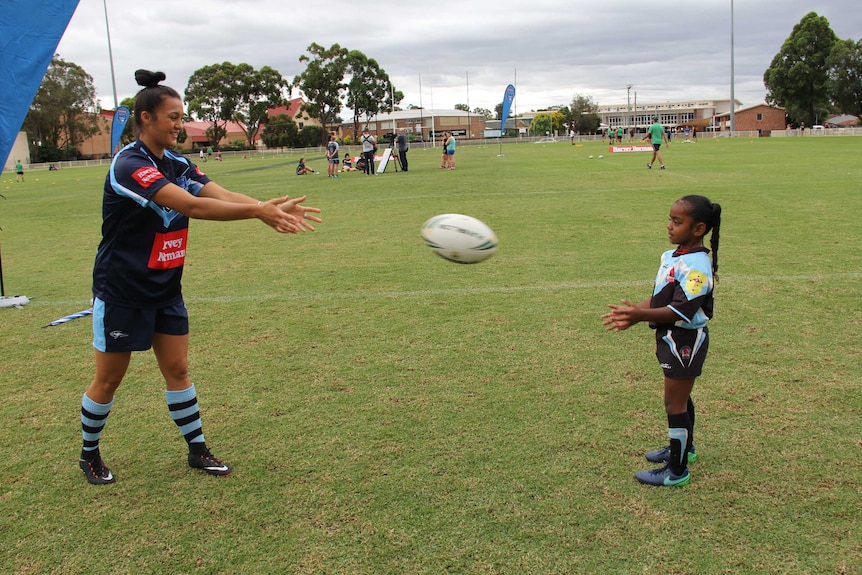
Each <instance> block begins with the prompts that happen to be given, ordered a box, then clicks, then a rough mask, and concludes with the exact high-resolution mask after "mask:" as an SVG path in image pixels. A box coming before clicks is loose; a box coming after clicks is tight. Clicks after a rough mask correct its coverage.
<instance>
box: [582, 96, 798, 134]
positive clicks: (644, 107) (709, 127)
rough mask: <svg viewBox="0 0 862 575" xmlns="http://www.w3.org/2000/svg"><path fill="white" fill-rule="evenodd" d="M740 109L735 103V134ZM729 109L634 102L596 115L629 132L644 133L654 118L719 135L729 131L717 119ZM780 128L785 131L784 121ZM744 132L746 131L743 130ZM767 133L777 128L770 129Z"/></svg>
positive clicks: (719, 104) (724, 104) (720, 104)
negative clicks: (719, 132) (631, 130)
mask: <svg viewBox="0 0 862 575" xmlns="http://www.w3.org/2000/svg"><path fill="white" fill-rule="evenodd" d="M740 105H741V102H740V101H739V100H736V108H735V110H736V111H735V112H734V116H735V117H734V124H735V126H734V127H735V128H736V131H741V130H743V128H740V127H739V119H740V118H739V115H738V113H739V112H741V111H743V109H740ZM764 106H765V104H764ZM730 109H731V108H730V99H727V100H679V101H675V102H670V101H665V102H639V101H637V99H635V100H634V101H633V102H624V103H622V104H610V105H608V106H599V110H598V114H599V117H600V118H601V123H602V124H605V125H606V126H608V127H609V128H618V127H623V128H626V129H628V128H629V127H634V128H636V129H637V130H638V131H641V132H643V131H645V130H646V129H647V128H648V127H649V126H650V124H652V123H653V122H652V119H653V118H654V117H656V116H657V117H658V121H659V123H660V124H661V125H663V126H664V127H665V128H677V127H684V126H694V127H696V128H698V129H699V130H701V131H721V130H725V129H727V130H729V129H730V122H729V121H728V122H727V124H726V126H725V125H724V124H722V123H721V122H720V118H722V117H724V116H727V117H728V118H729V117H730ZM781 113H782V114H783V113H784V111H783V110H782V111H781ZM780 127H781V128H782V129H783V128H784V121H783V119H782V123H781V126H780ZM747 129H748V128H745V130H747ZM753 129H757V128H753ZM769 129H778V128H772V127H770V128H769Z"/></svg>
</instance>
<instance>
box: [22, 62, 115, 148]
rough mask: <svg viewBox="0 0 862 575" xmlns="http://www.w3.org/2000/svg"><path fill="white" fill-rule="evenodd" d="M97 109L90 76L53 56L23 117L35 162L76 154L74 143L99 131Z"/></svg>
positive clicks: (75, 144)
mask: <svg viewBox="0 0 862 575" xmlns="http://www.w3.org/2000/svg"><path fill="white" fill-rule="evenodd" d="M99 111H100V107H99V104H98V102H97V101H96V88H95V86H94V85H93V77H92V76H90V75H89V74H87V72H85V71H84V69H83V68H81V67H80V66H79V65H77V64H74V63H72V62H67V61H65V60H63V59H62V58H60V57H59V56H56V57H54V59H52V60H51V64H50V65H49V66H48V69H47V71H46V72H45V76H44V78H43V79H42V84H41V85H40V86H39V90H38V91H37V92H36V96H35V97H34V98H33V101H32V102H31V104H30V111H29V112H28V113H27V117H26V118H25V119H24V129H25V130H26V131H27V133H28V135H29V138H30V142H31V144H32V148H33V149H32V150H31V154H32V156H33V158H34V159H35V161H37V162H40V161H56V160H59V159H63V158H68V157H71V156H75V155H77V151H76V150H75V148H76V146H78V145H79V144H81V143H82V142H83V141H84V140H86V139H87V138H89V137H90V136H92V135H94V134H97V133H98V132H99V124H98V113H99Z"/></svg>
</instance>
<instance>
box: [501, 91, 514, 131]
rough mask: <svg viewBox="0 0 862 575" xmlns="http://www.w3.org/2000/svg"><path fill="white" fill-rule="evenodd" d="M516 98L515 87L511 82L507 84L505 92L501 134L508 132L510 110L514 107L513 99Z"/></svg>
mask: <svg viewBox="0 0 862 575" xmlns="http://www.w3.org/2000/svg"><path fill="white" fill-rule="evenodd" d="M514 99H515V87H514V86H513V85H511V84H509V85H508V86H506V92H505V93H504V94H503V116H502V118H503V120H502V122H500V136H501V137H502V135H503V134H505V133H506V120H508V119H509V110H511V109H512V101H513V100H514Z"/></svg>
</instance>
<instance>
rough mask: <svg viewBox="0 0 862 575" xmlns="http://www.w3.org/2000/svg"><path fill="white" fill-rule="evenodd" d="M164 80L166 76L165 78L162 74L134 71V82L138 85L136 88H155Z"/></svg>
mask: <svg viewBox="0 0 862 575" xmlns="http://www.w3.org/2000/svg"><path fill="white" fill-rule="evenodd" d="M165 78H167V76H165V73H164V72H150V71H149V70H136V71H135V81H136V82H137V83H138V86H143V87H144V88H155V87H156V86H158V85H159V82H161V81H162V80H164V79H165Z"/></svg>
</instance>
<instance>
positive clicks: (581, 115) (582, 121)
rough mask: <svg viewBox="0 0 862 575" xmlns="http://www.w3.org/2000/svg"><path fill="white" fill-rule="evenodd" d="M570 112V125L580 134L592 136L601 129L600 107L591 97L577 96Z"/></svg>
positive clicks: (570, 107)
mask: <svg viewBox="0 0 862 575" xmlns="http://www.w3.org/2000/svg"><path fill="white" fill-rule="evenodd" d="M568 111H569V113H568V122H569V125H570V127H571V128H572V129H573V130H574V131H575V132H577V133H578V134H592V133H595V132H596V130H598V129H599V124H601V122H602V119H601V117H600V116H599V105H598V104H596V103H595V102H593V99H592V98H590V97H589V96H584V95H581V94H575V96H574V98H572V103H571V105H569V109H568Z"/></svg>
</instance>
